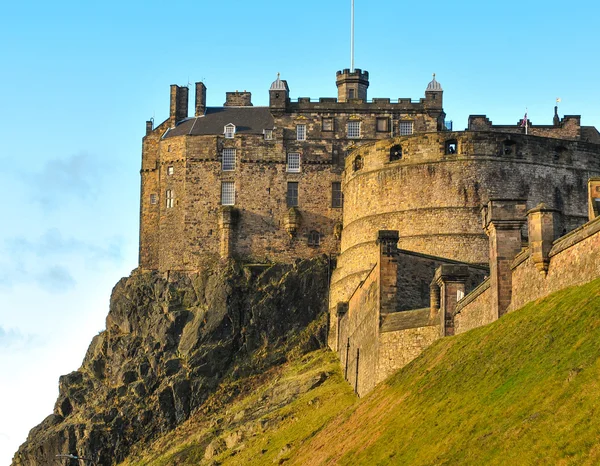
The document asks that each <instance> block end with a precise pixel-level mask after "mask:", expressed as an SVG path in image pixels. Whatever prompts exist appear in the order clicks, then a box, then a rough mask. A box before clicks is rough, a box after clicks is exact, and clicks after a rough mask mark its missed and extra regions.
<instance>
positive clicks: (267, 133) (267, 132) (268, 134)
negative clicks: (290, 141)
mask: <svg viewBox="0 0 600 466" xmlns="http://www.w3.org/2000/svg"><path fill="white" fill-rule="evenodd" d="M263 133H264V135H265V141H271V140H273V130H272V129H264V130H263Z"/></svg>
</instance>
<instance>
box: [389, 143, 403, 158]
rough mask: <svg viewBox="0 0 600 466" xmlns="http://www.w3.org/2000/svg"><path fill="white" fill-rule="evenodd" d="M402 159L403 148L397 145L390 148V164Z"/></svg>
mask: <svg viewBox="0 0 600 466" xmlns="http://www.w3.org/2000/svg"><path fill="white" fill-rule="evenodd" d="M401 158H402V146H400V145H399V144H398V145H395V146H392V147H391V148H390V162H393V161H395V160H400V159H401Z"/></svg>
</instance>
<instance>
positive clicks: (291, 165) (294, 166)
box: [286, 153, 300, 173]
mask: <svg viewBox="0 0 600 466" xmlns="http://www.w3.org/2000/svg"><path fill="white" fill-rule="evenodd" d="M286 171H287V172H289V173H300V154H297V153H291V154H288V155H287V166H286Z"/></svg>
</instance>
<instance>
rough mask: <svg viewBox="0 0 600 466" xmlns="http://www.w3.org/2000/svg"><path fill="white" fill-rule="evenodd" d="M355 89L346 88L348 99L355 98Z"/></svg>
mask: <svg viewBox="0 0 600 466" xmlns="http://www.w3.org/2000/svg"><path fill="white" fill-rule="evenodd" d="M355 98H356V96H355V91H354V89H348V99H355Z"/></svg>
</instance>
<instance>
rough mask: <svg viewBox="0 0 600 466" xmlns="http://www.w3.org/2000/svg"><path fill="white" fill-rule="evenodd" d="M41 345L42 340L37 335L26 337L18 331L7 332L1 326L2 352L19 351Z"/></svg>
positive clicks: (10, 330)
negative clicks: (4, 350) (5, 350)
mask: <svg viewBox="0 0 600 466" xmlns="http://www.w3.org/2000/svg"><path fill="white" fill-rule="evenodd" d="M40 344H41V341H40V338H39V337H38V336H36V335H24V334H23V333H21V331H19V330H17V329H8V330H5V329H4V328H3V327H1V326H0V350H2V349H19V348H25V347H32V346H38V345H40Z"/></svg>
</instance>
